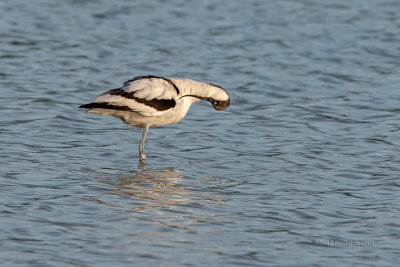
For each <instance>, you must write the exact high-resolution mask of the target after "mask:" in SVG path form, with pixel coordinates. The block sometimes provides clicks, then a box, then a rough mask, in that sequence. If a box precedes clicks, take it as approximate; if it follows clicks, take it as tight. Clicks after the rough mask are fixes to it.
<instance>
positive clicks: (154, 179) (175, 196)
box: [116, 164, 192, 210]
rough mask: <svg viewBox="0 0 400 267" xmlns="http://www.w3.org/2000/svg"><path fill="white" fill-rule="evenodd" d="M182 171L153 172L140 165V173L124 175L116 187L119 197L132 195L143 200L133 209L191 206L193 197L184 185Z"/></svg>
mask: <svg viewBox="0 0 400 267" xmlns="http://www.w3.org/2000/svg"><path fill="white" fill-rule="evenodd" d="M183 178H184V176H183V175H181V171H180V170H177V169H172V168H171V169H165V170H152V169H146V167H145V165H143V164H140V165H139V171H136V172H134V173H132V174H129V175H124V176H123V177H121V178H120V179H119V184H118V185H117V186H116V190H117V192H118V193H117V194H118V195H130V196H134V197H135V198H136V199H139V200H143V202H142V203H135V204H137V206H136V205H135V207H132V209H135V210H143V209H148V208H163V207H169V208H171V204H189V203H191V201H192V200H191V197H190V194H189V192H188V191H187V190H186V189H187V188H188V186H185V185H183V184H182V179H183Z"/></svg>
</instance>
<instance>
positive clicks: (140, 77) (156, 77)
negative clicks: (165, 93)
mask: <svg viewBox="0 0 400 267" xmlns="http://www.w3.org/2000/svg"><path fill="white" fill-rule="evenodd" d="M152 78H154V79H163V80H164V81H167V82H168V83H169V84H170V85H172V87H174V89H175V91H176V93H177V94H179V88H178V87H177V86H176V84H175V83H174V82H173V81H171V80H170V79H168V78H164V77H159V76H154V75H145V76H137V77H135V78H133V79H130V80H128V81H126V82H124V85H128V83H130V82H133V81H137V80H141V79H152Z"/></svg>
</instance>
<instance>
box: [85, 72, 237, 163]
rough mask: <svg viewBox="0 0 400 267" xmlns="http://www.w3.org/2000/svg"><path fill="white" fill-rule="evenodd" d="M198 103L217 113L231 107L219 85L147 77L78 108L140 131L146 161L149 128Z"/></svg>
mask: <svg viewBox="0 0 400 267" xmlns="http://www.w3.org/2000/svg"><path fill="white" fill-rule="evenodd" d="M201 100H206V101H209V102H211V104H212V105H213V107H214V108H215V109H216V110H224V109H226V108H227V107H228V106H229V105H230V98H229V95H228V93H227V92H226V91H225V90H224V89H223V88H222V87H220V86H218V85H214V84H211V83H202V82H197V81H193V80H190V79H175V78H164V77H157V76H151V75H149V76H140V77H135V78H133V79H131V80H129V81H126V82H124V84H123V86H122V87H120V88H117V89H112V90H109V91H107V92H105V93H104V94H102V95H100V96H98V97H97V98H96V99H95V100H94V101H93V102H92V103H90V104H86V105H82V106H80V108H87V109H89V111H88V113H95V114H100V115H103V116H106V115H111V116H114V117H117V118H120V119H121V120H122V121H123V122H125V123H126V124H128V125H131V126H135V127H140V128H142V129H143V135H142V140H141V142H140V146H139V153H140V158H141V160H145V159H146V155H145V153H144V142H145V140H146V135H147V131H148V129H149V128H150V127H158V126H162V125H167V124H174V123H177V122H179V121H180V120H182V119H183V117H185V115H186V113H187V112H188V110H189V108H190V106H191V105H192V104H193V103H195V102H198V101H201Z"/></svg>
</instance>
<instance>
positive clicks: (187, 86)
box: [172, 79, 215, 102]
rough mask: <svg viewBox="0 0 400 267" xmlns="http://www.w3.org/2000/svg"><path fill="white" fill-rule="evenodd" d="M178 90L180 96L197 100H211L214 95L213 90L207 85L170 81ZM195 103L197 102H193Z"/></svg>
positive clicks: (178, 80) (194, 82)
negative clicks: (192, 97) (188, 96)
mask: <svg viewBox="0 0 400 267" xmlns="http://www.w3.org/2000/svg"><path fill="white" fill-rule="evenodd" d="M172 80H173V82H174V83H175V84H176V86H177V87H178V88H179V90H180V95H181V96H185V95H191V96H195V97H198V98H199V101H200V100H201V99H204V98H211V97H212V96H213V94H215V88H213V86H211V85H210V84H208V83H201V82H197V81H193V80H189V79H172ZM193 102H197V101H195V100H194V101H193Z"/></svg>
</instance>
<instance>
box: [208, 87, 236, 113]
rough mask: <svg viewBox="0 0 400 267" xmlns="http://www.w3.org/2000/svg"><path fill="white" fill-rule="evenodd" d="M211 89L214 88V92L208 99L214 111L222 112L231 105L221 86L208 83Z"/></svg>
mask: <svg viewBox="0 0 400 267" xmlns="http://www.w3.org/2000/svg"><path fill="white" fill-rule="evenodd" d="M209 85H211V86H212V87H214V91H213V93H212V94H211V97H210V98H209V101H210V102H211V104H212V106H213V107H214V108H215V109H216V110H224V109H226V108H227V107H229V105H230V104H231V99H230V98H229V95H228V93H227V92H226V91H225V89H224V88H222V87H221V86H218V85H215V84H212V83H209Z"/></svg>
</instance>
